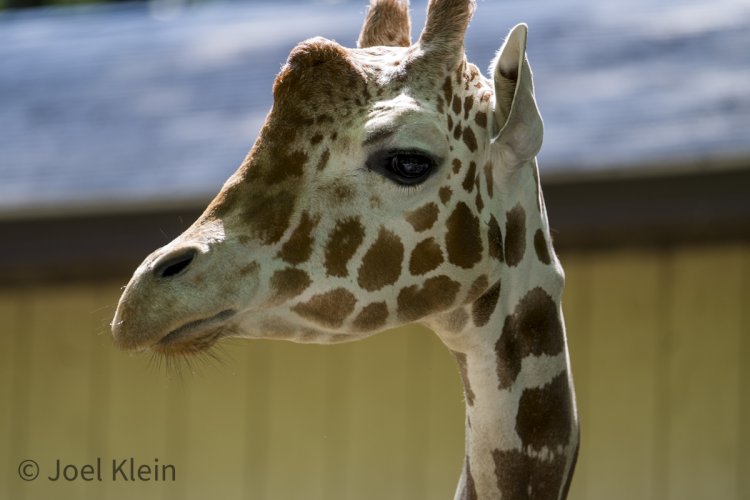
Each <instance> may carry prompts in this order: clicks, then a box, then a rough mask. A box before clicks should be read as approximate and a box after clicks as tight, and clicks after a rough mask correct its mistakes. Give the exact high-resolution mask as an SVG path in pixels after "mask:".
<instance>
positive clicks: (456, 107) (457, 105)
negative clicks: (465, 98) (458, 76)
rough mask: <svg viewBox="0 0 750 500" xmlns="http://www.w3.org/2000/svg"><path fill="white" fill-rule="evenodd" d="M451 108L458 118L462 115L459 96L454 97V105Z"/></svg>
mask: <svg viewBox="0 0 750 500" xmlns="http://www.w3.org/2000/svg"><path fill="white" fill-rule="evenodd" d="M451 108H452V109H453V112H454V113H455V114H456V116H458V115H460V114H461V98H460V97H458V96H457V95H454V96H453V103H452V104H451Z"/></svg>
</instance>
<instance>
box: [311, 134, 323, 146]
mask: <svg viewBox="0 0 750 500" xmlns="http://www.w3.org/2000/svg"><path fill="white" fill-rule="evenodd" d="M322 140H323V134H319V133H318V134H315V135H314V136H312V137H311V138H310V144H312V145H313V146H315V145H316V144H317V143H319V142H320V141H322Z"/></svg>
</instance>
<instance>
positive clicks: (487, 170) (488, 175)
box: [484, 162, 495, 198]
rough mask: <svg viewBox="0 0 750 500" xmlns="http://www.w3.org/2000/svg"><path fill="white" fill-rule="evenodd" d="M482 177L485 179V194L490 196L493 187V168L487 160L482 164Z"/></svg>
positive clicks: (492, 194) (491, 195)
mask: <svg viewBox="0 0 750 500" xmlns="http://www.w3.org/2000/svg"><path fill="white" fill-rule="evenodd" d="M484 178H485V180H486V181H487V194H488V195H489V196H490V198H492V197H493V196H494V193H493V192H494V189H495V169H494V167H493V166H492V163H491V162H487V163H485V165H484Z"/></svg>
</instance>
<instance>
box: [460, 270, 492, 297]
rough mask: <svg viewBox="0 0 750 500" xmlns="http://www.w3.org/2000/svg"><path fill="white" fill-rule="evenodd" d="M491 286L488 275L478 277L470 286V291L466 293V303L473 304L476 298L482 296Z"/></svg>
mask: <svg viewBox="0 0 750 500" xmlns="http://www.w3.org/2000/svg"><path fill="white" fill-rule="evenodd" d="M489 286H490V280H488V279H487V275H486V274H483V275H481V276H480V277H478V278H477V279H475V280H474V282H473V283H472V284H471V286H470V287H469V291H468V292H467V293H466V299H464V304H471V303H472V302H474V301H475V300H477V299H478V298H479V297H481V296H482V294H483V293H484V291H485V290H487V288H488V287H489Z"/></svg>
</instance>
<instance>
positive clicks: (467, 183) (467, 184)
mask: <svg viewBox="0 0 750 500" xmlns="http://www.w3.org/2000/svg"><path fill="white" fill-rule="evenodd" d="M476 176H477V164H476V163H474V162H473V161H472V162H470V163H469V169H468V170H467V171H466V177H464V182H463V183H462V184H461V185H462V186H463V188H464V190H465V191H466V192H467V193H471V192H472V191H473V190H474V181H475V179H476Z"/></svg>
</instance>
